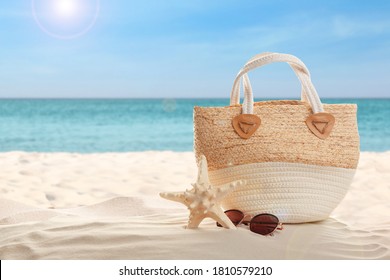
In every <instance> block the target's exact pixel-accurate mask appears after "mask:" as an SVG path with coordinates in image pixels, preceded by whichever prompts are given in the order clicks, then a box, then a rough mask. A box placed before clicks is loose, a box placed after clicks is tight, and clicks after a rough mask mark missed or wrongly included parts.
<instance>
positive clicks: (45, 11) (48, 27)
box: [31, 0, 100, 39]
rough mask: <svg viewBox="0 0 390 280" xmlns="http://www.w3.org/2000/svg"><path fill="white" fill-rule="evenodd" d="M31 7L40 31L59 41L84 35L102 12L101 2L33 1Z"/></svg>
mask: <svg viewBox="0 0 390 280" xmlns="http://www.w3.org/2000/svg"><path fill="white" fill-rule="evenodd" d="M31 5H32V13H33V16H34V19H35V22H36V23H37V25H38V26H39V27H40V29H41V30H43V31H44V32H45V33H47V34H49V35H50V36H52V37H55V38H58V39H74V38H77V37H80V36H82V35H84V34H85V33H87V32H88V31H89V30H90V29H91V28H92V27H93V26H94V24H95V22H96V20H97V18H98V15H99V11H100V0H31Z"/></svg>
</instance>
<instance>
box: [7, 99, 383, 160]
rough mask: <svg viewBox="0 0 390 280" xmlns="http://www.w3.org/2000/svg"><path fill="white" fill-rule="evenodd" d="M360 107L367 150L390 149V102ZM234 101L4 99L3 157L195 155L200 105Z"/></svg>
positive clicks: (369, 102) (372, 101)
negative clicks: (196, 110) (18, 154)
mask: <svg viewBox="0 0 390 280" xmlns="http://www.w3.org/2000/svg"><path fill="white" fill-rule="evenodd" d="M322 101H323V103H356V104H357V105H358V125H359V133H360V138H361V150H362V151H378V152H380V151H386V150H390V125H389V120H390V99H322ZM227 105H229V100H228V99H0V152H7V151H28V152H77V153H100V152H128V151H148V150H171V151H192V150H193V120H192V111H193V107H194V106H227Z"/></svg>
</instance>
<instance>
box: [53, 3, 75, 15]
mask: <svg viewBox="0 0 390 280" xmlns="http://www.w3.org/2000/svg"><path fill="white" fill-rule="evenodd" d="M53 4H54V7H53V8H54V12H55V13H56V14H57V15H59V16H61V17H66V18H69V17H73V16H75V15H76V14H77V12H78V8H79V7H78V6H77V1H75V0H57V1H53Z"/></svg>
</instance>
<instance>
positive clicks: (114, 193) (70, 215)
mask: <svg viewBox="0 0 390 280" xmlns="http://www.w3.org/2000/svg"><path fill="white" fill-rule="evenodd" d="M0 162H1V172H0V259H390V152H385V153H368V152H364V153H362V155H361V160H360V163H359V167H358V170H357V173H356V176H355V179H354V182H353V184H352V186H351V188H350V191H349V192H348V194H347V195H346V197H345V199H344V200H343V201H342V202H341V203H340V205H339V206H338V207H337V208H336V209H335V211H334V212H333V213H332V214H331V217H330V218H328V219H327V220H325V221H322V222H316V223H306V224H296V225H290V224H289V225H285V227H284V230H282V231H280V232H279V231H278V232H277V233H275V235H274V236H261V235H257V234H254V233H252V232H250V231H249V230H248V228H246V227H245V226H243V227H239V228H238V229H237V230H226V229H222V228H218V227H216V226H215V223H214V222H213V221H212V220H205V221H204V222H203V223H202V224H201V227H200V228H199V229H197V230H188V229H185V228H184V225H185V224H186V222H187V216H188V211H187V209H186V208H185V207H184V206H183V205H181V204H178V203H174V202H170V201H165V200H163V199H161V198H160V197H159V196H158V193H159V192H163V191H182V190H185V189H186V188H189V187H190V184H191V183H193V182H195V180H196V174H197V169H196V165H195V160H194V155H193V153H191V152H186V153H176V152H142V153H105V154H88V155H81V154H68V153H25V152H9V153H1V154H0Z"/></svg>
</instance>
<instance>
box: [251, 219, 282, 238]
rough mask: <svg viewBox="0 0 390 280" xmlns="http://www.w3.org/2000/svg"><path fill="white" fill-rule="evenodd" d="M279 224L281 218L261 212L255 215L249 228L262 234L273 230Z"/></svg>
mask: <svg viewBox="0 0 390 280" xmlns="http://www.w3.org/2000/svg"><path fill="white" fill-rule="evenodd" d="M278 224H279V219H278V218H277V217H276V216H274V215H271V214H260V215H257V216H255V217H254V218H253V219H252V220H251V223H250V227H249V229H250V230H251V231H253V232H255V233H258V234H261V235H267V234H270V233H271V232H273V231H274V230H275V229H276V228H277V227H278Z"/></svg>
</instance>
